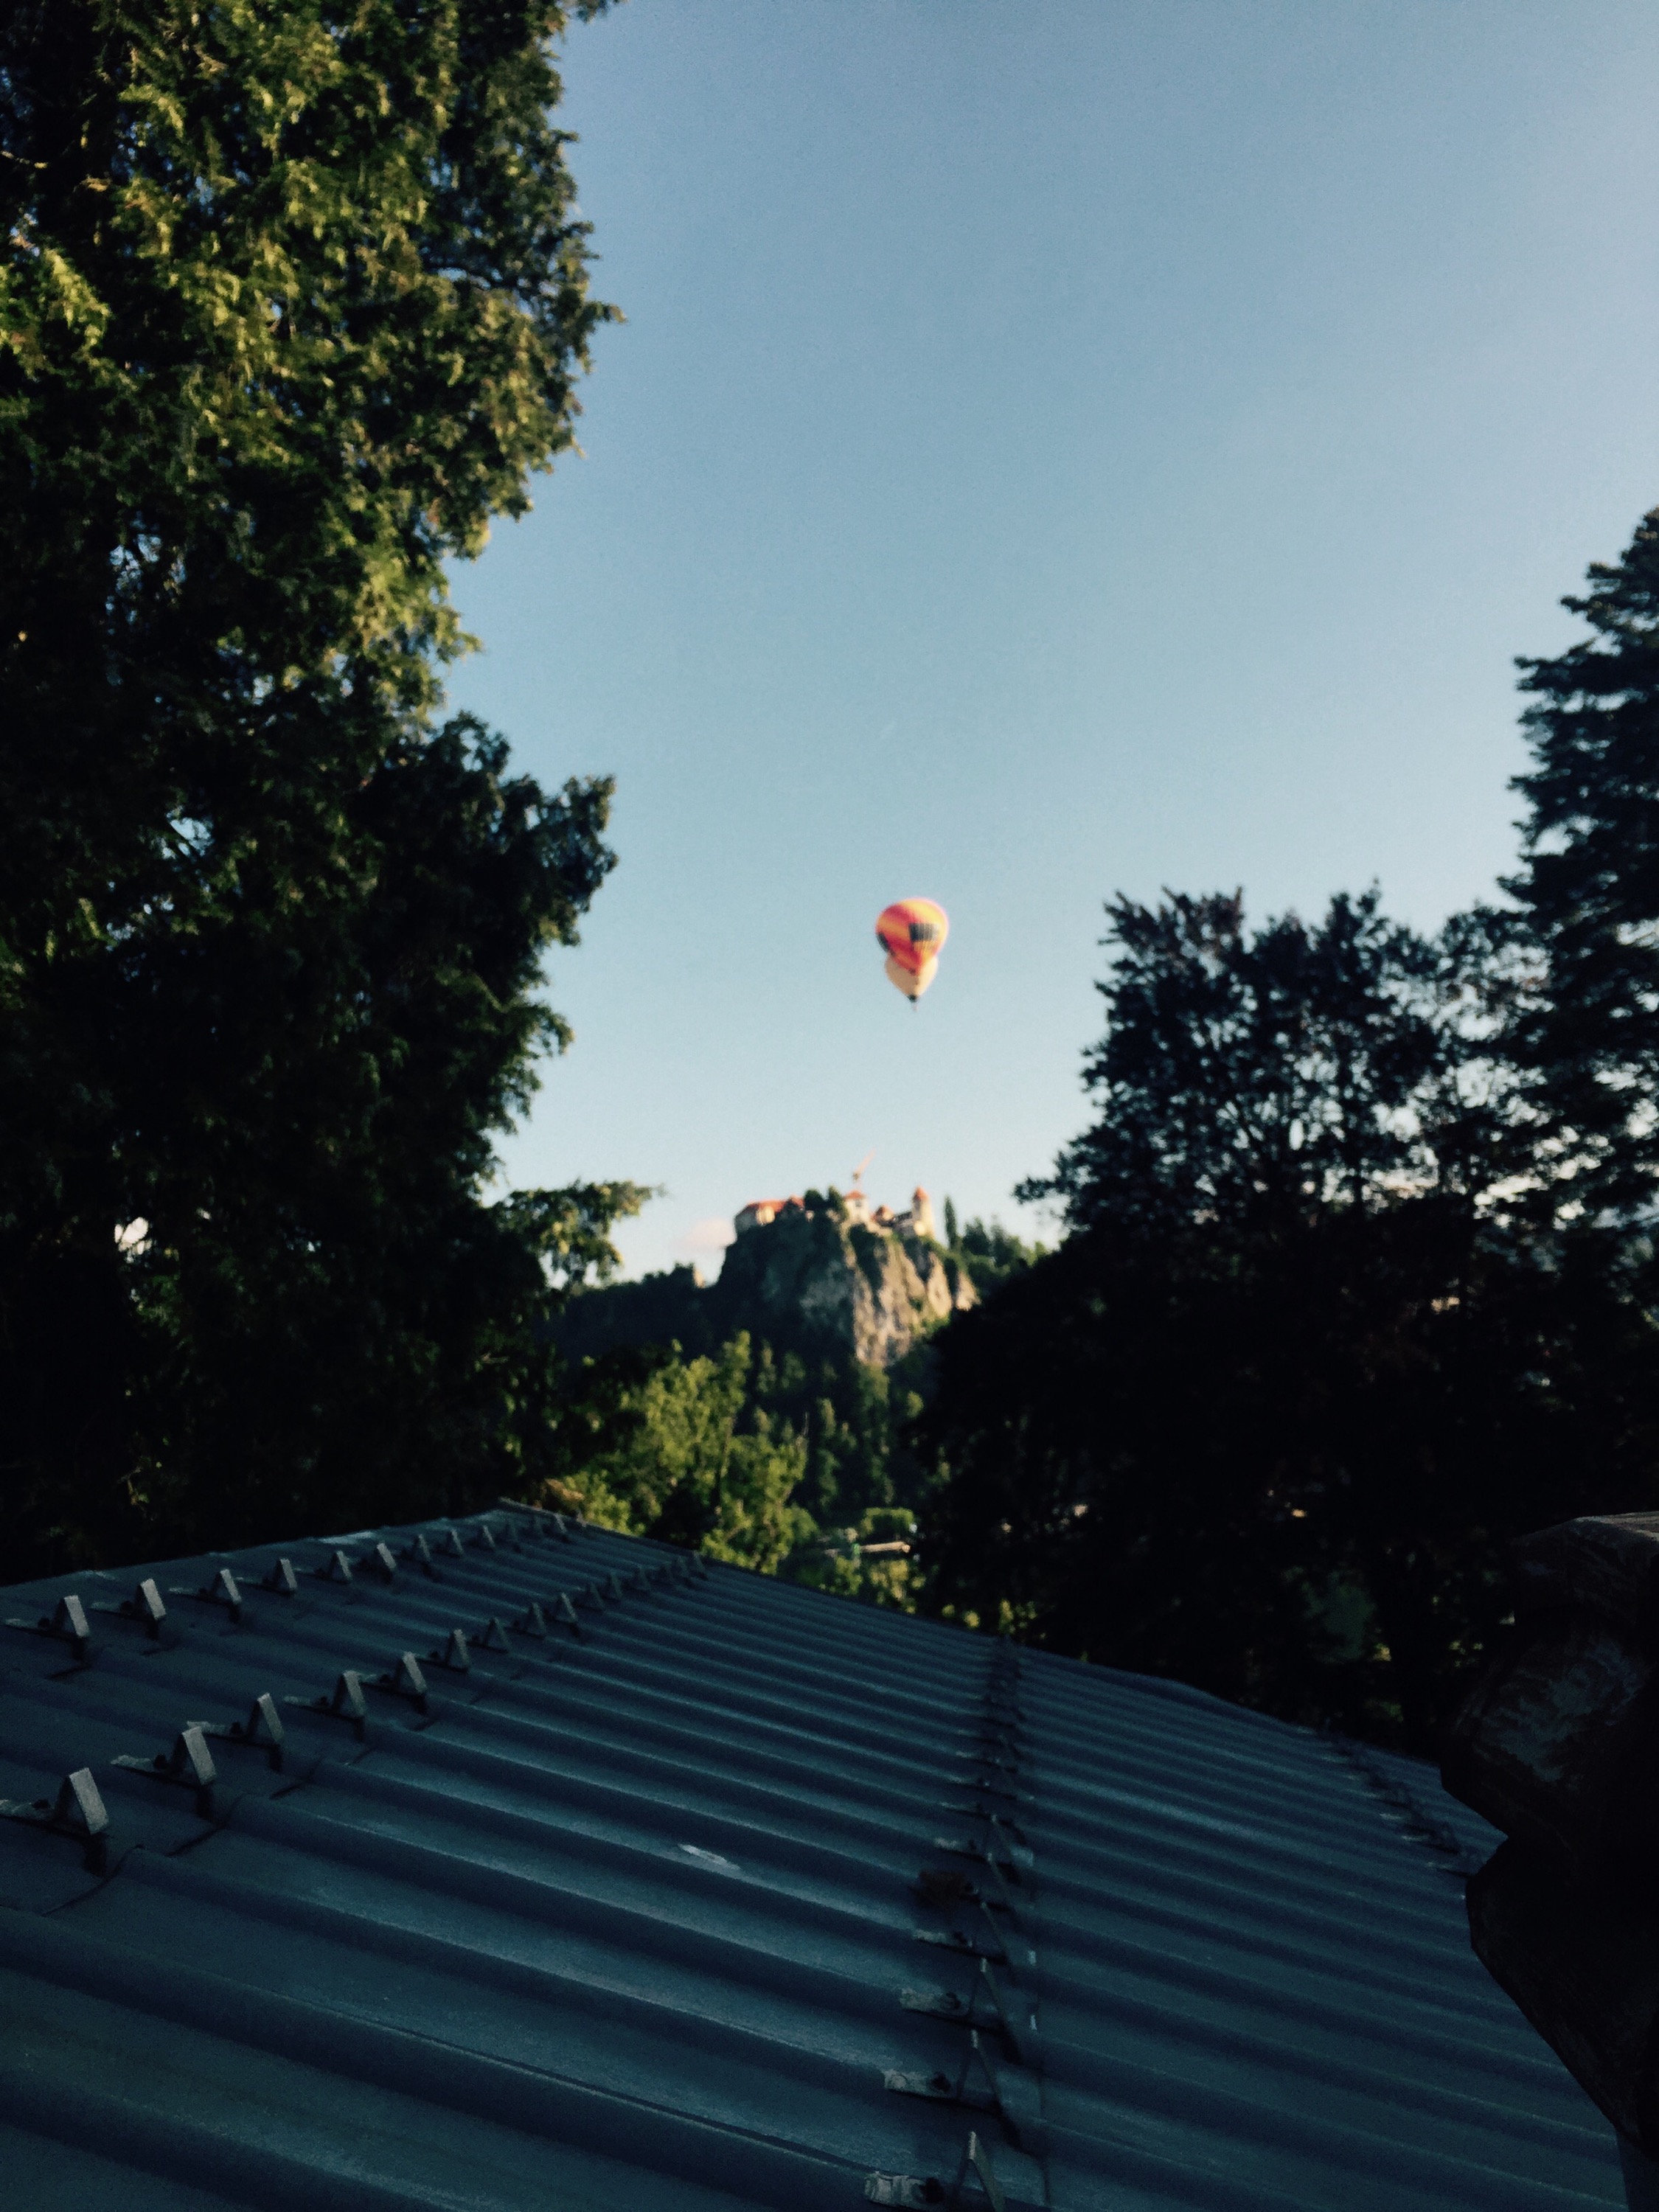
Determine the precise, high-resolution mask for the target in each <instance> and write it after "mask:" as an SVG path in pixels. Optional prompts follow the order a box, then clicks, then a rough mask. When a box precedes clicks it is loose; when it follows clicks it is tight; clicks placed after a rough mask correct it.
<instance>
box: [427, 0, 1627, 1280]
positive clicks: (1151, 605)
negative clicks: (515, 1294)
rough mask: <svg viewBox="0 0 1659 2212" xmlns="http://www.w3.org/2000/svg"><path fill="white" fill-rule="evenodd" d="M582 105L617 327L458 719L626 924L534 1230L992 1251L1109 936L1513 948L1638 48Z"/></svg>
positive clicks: (698, 1244) (644, 23) (900, 30)
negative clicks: (576, 446)
mask: <svg viewBox="0 0 1659 2212" xmlns="http://www.w3.org/2000/svg"><path fill="white" fill-rule="evenodd" d="M567 95H568V96H567V103H566V119H567V121H568V124H569V125H570V127H571V128H573V129H574V130H575V131H578V132H579V133H580V141H581V143H580V145H578V146H577V147H576V149H574V155H573V161H574V167H575V171H576V173H577V176H578V179H579V180H580V187H581V199H582V206H583V210H584V211H585V213H586V215H587V216H588V217H589V219H590V220H591V221H592V222H593V224H594V226H595V239H594V243H595V246H596V247H597V249H598V251H599V254H600V255H601V257H602V258H601V261H600V264H599V271H598V283H599V291H600V292H601V294H602V295H604V296H605V297H606V298H609V299H611V300H613V301H616V302H617V304H618V305H620V306H621V307H622V308H623V311H624V313H625V314H626V315H627V317H628V320H627V322H626V324H625V325H621V326H618V327H616V328H614V329H610V330H607V331H604V332H602V333H601V334H600V337H599V342H598V344H597V347H596V349H595V366H594V373H593V374H592V377H591V379H590V380H588V382H587V384H586V387H585V389H584V393H583V399H584V405H585V408H586V414H585V416H584V420H583V424H582V428H581V441H582V445H583V447H584V449H585V457H584V458H581V459H574V458H573V459H570V460H569V461H568V462H567V463H566V464H564V465H562V466H561V468H560V469H559V471H557V473H556V476H555V477H552V478H551V479H544V480H542V481H541V482H540V483H539V484H538V487H537V496H536V507H535V511H534V513H532V515H530V516H529V517H527V518H526V520H523V521H522V522H520V523H517V524H514V525H510V526H502V527H499V528H498V529H497V531H496V532H495V538H494V540H493V542H492V544H491V546H490V548H489V551H488V552H487V553H486V554H485V556H483V559H482V561H480V562H478V563H477V564H476V565H475V566H473V567H471V568H465V569H462V570H460V571H459V572H458V574H457V575H456V578H455V587H456V596H457V599H458V601H459V605H460V608H461V611H462V613H463V616H464V618H465V621H466V623H468V625H469V627H470V628H471V629H474V630H475V631H476V632H477V633H478V634H479V635H481V637H482V638H483V643H484V648H485V649H484V651H483V653H481V654H479V655H477V656H476V657H475V658H473V659H471V660H469V661H468V662H466V663H465V664H464V665H462V666H461V667H460V668H459V669H458V670H457V671H455V675H454V679H453V684H452V687H451V689H452V696H453V699H454V701H455V702H457V703H458V704H460V705H465V706H467V707H471V708H474V709H476V710H477V711H478V712H480V713H482V714H484V715H485V716H486V717H487V718H488V719H489V720H491V721H492V722H494V723H495V724H496V725H498V726H500V727H501V728H502V729H503V730H504V731H505V732H507V735H508V736H509V737H510V738H511V739H512V740H513V746H514V749H515V753H516V757H517V758H518V759H519V761H520V762H521V763H523V765H524V766H525V767H526V769H529V770H530V771H531V772H532V773H534V774H535V775H538V776H540V777H542V778H544V779H546V780H552V781H556V780H562V778H563V777H564V776H565V775H571V774H586V773H592V772H605V773H610V774H613V775H615V776H616V777H617V805H616V812H615V816H614V839H613V842H614V843H615V845H616V848H617V852H618V853H619V854H620V866H618V868H617V872H616V873H615V874H614V875H613V876H612V877H611V880H610V881H609V883H608V884H606V886H605V889H604V890H603V891H602V892H601V893H600V895H599V899H598V901H597V902H596V903H595V906H594V908H593V911H592V915H591V917H590V919H589V921H588V924H587V926H586V930H585V932H584V938H583V942H582V945H580V948H579V949H576V950H574V951H566V952H562V953H560V954H559V955H558V956H557V957H556V958H555V959H554V960H553V961H552V962H551V963H550V995H551V998H552V1000H553V1002H554V1003H555V1004H556V1006H558V1007H559V1008H560V1009H561V1011H562V1012H564V1013H565V1014H566V1015H567V1016H568V1018H569V1019H570V1020H571V1021H572V1023H573V1024H574V1029H575V1032H576V1041H575V1043H574V1047H573V1048H572V1050H571V1052H570V1053H569V1054H568V1055H567V1056H566V1057H565V1058H564V1059H563V1060H559V1061H557V1062H556V1063H554V1064H552V1065H551V1066H550V1067H549V1068H548V1069H547V1071H546V1081H545V1085H544V1089H543V1091H542V1093H541V1096H540V1098H539V1101H538V1105H537V1107H536V1109H535V1112H534V1115H533V1116H532V1119H531V1121H529V1122H528V1123H527V1125H526V1127H525V1128H524V1129H523V1130H522V1131H520V1133H518V1134H517V1135H516V1136H515V1137H514V1138H513V1139H511V1140H510V1141H509V1143H508V1144H507V1148H506V1160H507V1172H508V1174H509V1176H510V1177H511V1179H512V1180H513V1182H518V1183H538V1182H540V1183H560V1182H568V1181H570V1180H573V1179H574V1178H577V1177H604V1176H631V1177H633V1178H634V1179H635V1180H637V1181H641V1182H650V1183H653V1184H659V1185H661V1186H663V1187H664V1188H665V1192H666V1195H665V1196H663V1197H662V1198H660V1199H659V1200H656V1201H655V1202H653V1205H652V1206H650V1207H649V1208H648V1209H647V1212H646V1213H645V1214H644V1215H643V1216H642V1217H641V1219H640V1221H639V1222H638V1223H636V1224H635V1225H632V1227H631V1228H630V1229H629V1230H627V1231H625V1232H624V1234H623V1237H622V1240H621V1241H622V1243H623V1249H624V1252H625V1254H626V1256H627V1258H628V1261H629V1265H630V1267H633V1268H635V1269H641V1268H650V1267H662V1266H665V1265H667V1264H670V1263H671V1261H673V1260H675V1259H678V1258H684V1257H687V1256H693V1255H695V1256H697V1257H698V1258H699V1259H700V1260H701V1261H702V1264H703V1266H704V1267H705V1269H706V1270H707V1269H709V1268H712V1267H713V1265H714V1264H715V1262H716V1261H717V1259H718V1254H717V1253H715V1252H713V1251H710V1250H709V1249H707V1247H708V1241H709V1234H710V1232H709V1231H708V1224H709V1223H710V1222H711V1221H712V1220H718V1219H720V1218H723V1217H726V1216H729V1215H730V1213H731V1212H732V1211H733V1210H734V1209H735V1208H736V1207H737V1206H739V1205H740V1204H741V1203H742V1202H743V1201H744V1200H745V1199H748V1198H750V1197H755V1196H761V1195H770V1194H778V1193H783V1192H787V1191H790V1190H799V1189H802V1188H805V1187H807V1186H808V1185H810V1184H813V1183H820V1184H822V1183H825V1182H831V1181H837V1182H845V1180H846V1178H847V1176H848V1171H849V1170H851V1169H852V1167H853V1166H854V1164H855V1163H856V1162H857V1161H858V1160H859V1159H860V1158H861V1157H862V1156H863V1155H864V1154H865V1153H866V1152H870V1151H871V1150H872V1149H873V1151H874V1154H875V1157H874V1158H873V1160H872V1163H871V1166H870V1170H869V1173H868V1175H867V1176H866V1183H867V1186H868V1188H870V1190H871V1192H872V1194H873V1195H875V1196H878V1197H886V1198H889V1199H890V1200H892V1201H893V1202H894V1203H895V1204H896V1203H898V1202H899V1201H900V1200H902V1198H903V1197H904V1196H906V1195H907V1194H908V1192H909V1190H910V1188H911V1187H912V1186H913V1185H914V1184H915V1182H917V1181H918V1180H920V1181H921V1182H924V1183H925V1184H926V1185H927V1187H928V1188H929V1189H930V1190H931V1191H933V1194H935V1196H936V1198H939V1197H942V1196H943V1195H944V1194H945V1193H947V1192H948V1193H949V1194H951V1195H952V1196H953V1197H954V1198H955V1199H956V1201H957V1206H958V1208H959V1209H960V1210H961V1211H962V1212H963V1214H964V1215H966V1214H969V1213H972V1212H980V1213H986V1214H990V1213H993V1212H995V1213H1000V1215H1001V1216H1002V1218H1004V1219H1005V1220H1007V1221H1009V1222H1010V1223H1014V1222H1017V1221H1019V1220H1020V1219H1021V1218H1022V1216H1021V1214H1020V1212H1019V1210H1018V1209H1017V1208H1016V1207H1014V1206H1012V1201H1011V1198H1010V1192H1011V1189H1012V1185H1013V1184H1014V1183H1015V1182H1017V1181H1018V1180H1019V1178H1020V1177H1021V1176H1025V1175H1028V1174H1030V1173H1032V1172H1034V1171H1040V1170H1042V1168H1043V1167H1044V1166H1045V1165H1046V1164H1048V1161H1049V1159H1050V1158H1052V1156H1053V1154H1054V1151H1055V1149H1056V1148H1057V1147H1058V1146H1060V1144H1061V1143H1063V1142H1064V1141H1065V1139H1066V1138H1067V1137H1068V1136H1069V1135H1071V1134H1072V1133H1074V1132H1075V1130H1076V1129H1077V1128H1078V1127H1079V1126H1081V1123H1082V1121H1083V1118H1084V1114H1085V1102H1084V1100H1083V1097H1082V1095H1081V1093H1080V1091H1079V1083H1078V1071H1079V1058H1080V1054H1081V1053H1082V1051H1083V1048H1085V1046H1086V1044H1087V1043H1088V1042H1090V1041H1091V1038H1092V1037H1093V1036H1095V1035H1096V1034H1097V1030H1098V1028H1099V1023H1100V1016H1099V1001H1098V1000H1097V997H1096V995H1095V993H1094V990H1093V983H1094V981H1095V979H1096V978H1097V976H1098V975H1099V974H1100V972H1101V969H1102V959H1103V956H1102V954H1101V952H1100V951H1099V949H1098V939H1099V937H1100V934H1101V907H1102V902H1103V900H1104V899H1106V898H1107V897H1108V896H1110V895H1111V894H1113V893H1114V892H1115V891H1117V890H1125V891H1127V892H1128V893H1130V894H1131V895H1132V896H1137V897H1143V898H1152V897H1154V896H1156V895H1157V893H1158V890H1159V888H1160V886H1163V885H1166V884H1167V885H1170V886H1171V887H1173V888H1176V889H1181V890H1212V889H1217V888H1225V889H1231V888H1232V887H1234V886H1235V885H1237V884H1243V886H1244V888H1245V890H1246V892H1247V895H1248V897H1249V902H1250V904H1251V908H1252V909H1253V911H1254V912H1255V913H1256V914H1257V915H1265V914H1267V913H1268V912H1272V911H1278V910H1281V909H1283V908H1286V907H1296V908H1301V909H1302V910H1304V911H1311V910H1313V909H1316V908H1318V907H1319V906H1321V905H1322V902H1324V900H1325V899H1326V898H1327V897H1328V896H1329V894H1330V893H1331V892H1332V891H1334V890H1338V889H1340V888H1344V887H1349V888H1357V887H1359V886H1362V885H1364V884H1366V883H1369V882H1370V881H1371V880H1372V879H1373V878H1376V879H1379V880H1380V881H1381V883H1382V884H1383V891H1384V895H1385V898H1386V900H1387V902H1388V903H1389V906H1390V907H1391V908H1393V909H1394V910H1395V911H1397V912H1399V913H1401V914H1402V915H1406V916H1407V917H1408V918H1410V919H1412V920H1413V921H1417V922H1418V923H1419V924H1422V925H1425V926H1426V925H1432V924H1433V923H1434V922H1436V921H1438V920H1439V919H1440V917H1442V916H1443V915H1444V914H1446V913H1447V912H1449V911H1450V910H1451V909H1452V908H1455V907H1457V906H1458V905H1460V904H1462V903H1465V902H1468V901H1470V900H1472V899H1474V898H1477V897H1479V896H1483V895H1485V894H1486V893H1487V892H1488V891H1489V890H1490V887H1491V885H1492V880H1493V878H1494V877H1495V876H1496V875H1498V873H1499V872H1502V871H1503V870H1504V868H1505V867H1506V866H1508V865H1509V864H1510V860H1511V858H1512V855H1513V849H1514V838H1513V831H1512V829H1511V823H1512V821H1513V818H1514V816H1515V813H1516V802H1515V799H1514V798H1513V796H1512V794H1510V792H1509V791H1508V790H1507V788H1506V785H1507V781H1508V779H1509V778H1510V776H1511V775H1513V774H1514V773H1515V772H1516V769H1517V768H1518V767H1519V766H1520V764H1521V761H1522V752H1521V747H1520V743H1519V739H1518V736H1517V732H1516V696H1515V692H1514V688H1513V686H1514V670H1513V665H1512V658H1513V656H1514V655H1515V654H1516V653H1525V652H1544V651H1549V650H1553V649H1554V648H1556V647H1559V645H1560V644H1561V643H1563V642H1564V641H1565V640H1566V639H1567V638H1568V637H1569V636H1570V635H1573V634H1574V626H1573V625H1572V624H1571V621H1570V619H1569V617H1566V616H1565V614H1563V613H1562V612H1561V611H1559V607H1558V605H1557V601H1558V600H1559V597H1560V595H1561V594H1562V593H1563V592H1567V591H1571V589H1572V588H1573V587H1574V586H1575V585H1576V584H1577V581H1578V580H1579V578H1580V577H1581V575H1582V573H1583V568H1584V566H1585V564H1586V563H1587V562H1589V561H1591V560H1593V559H1596V558H1604V557H1609V556H1615V555H1616V554H1617V553H1618V552H1619V550H1620V549H1621V548H1622V546H1623V545H1624V544H1626V541H1627V540H1628V538H1629V536H1630V532H1631V530H1632V526H1633V525H1634V523H1635V521H1636V520H1637V518H1638V515H1639V514H1640V513H1643V512H1644V510H1645V509H1646V508H1648V507H1652V506H1653V505H1655V504H1656V502H1659V378H1656V368H1655V365H1656V362H1659V190H1656V187H1659V134H1656V132H1655V131H1654V130H1653V127H1652V118H1653V116H1654V114H1655V112H1659V9H1654V8H1653V7H1652V6H1651V5H1650V0H1639V4H1638V0H1596V4H1595V6H1594V7H1591V6H1589V5H1586V4H1584V0H1571V4H1567V0H1562V3H1561V4H1553V5H1548V6H1540V5H1528V4H1527V0H1501V4H1480V3H1479V0H1458V3H1457V4H1452V3H1451V0H1432V4H1413V0H1387V4H1383V0H1374V4H1352V5H1340V6H1339V5H1334V4H1330V0H1301V4H1295V5H1274V4H1272V0H1229V4H1212V0H1145V4H1133V5H1119V4H1114V0H1036V4H1031V0H1018V4H1017V0H996V3H995V4H987V0H948V4H945V0H629V5H627V6H626V7H624V8H623V9H621V10H620V11H619V12H617V14H615V15H611V16H609V17H605V18H602V19H601V20H600V21H598V22H596V23H594V24H592V25H590V26H585V27H578V28H577V29H576V30H575V31H574V33H573V34H572V36H571V38H570V40H569V43H568V52H567ZM915 894H921V895H924V896H931V897H934V898H937V899H939V900H940V901H941V902H943V904H944V905H945V907H946V908H948V909H949V911H950V914H951V923H952V934H951V943H950V945H949V947H948V948H947V951H946V952H945V958H944V961H943V963H942V964H941V970H940V975H939V981H938V982H937V984H936V985H935V986H934V987H933V991H932V993H931V994H930V995H929V996H928V997H927V999H926V1000H923V1001H922V1003H921V1006H920V1007H918V1008H916V1009H915V1010H912V1009H911V1008H910V1007H908V1006H906V1005H905V1003H904V1002H903V1001H902V1000H901V999H900V998H899V996H898V995H897V994H896V993H895V992H894V991H893V990H892V989H891V988H890V987H889V986H888V984H887V983H886V982H885V981H884V980H883V977H882V973H881V956H880V953H879V951H878V948H877V946H876V944H875V941H874V937H873V933H872V924H873V921H874V919H875V916H876V915H877V913H878V911H879V909H880V908H881V907H882V906H883V905H884V904H885V903H886V902H887V901H888V900H889V899H891V898H896V897H900V896H908V895H915ZM1028 1225H1030V1226H1035V1224H1028Z"/></svg>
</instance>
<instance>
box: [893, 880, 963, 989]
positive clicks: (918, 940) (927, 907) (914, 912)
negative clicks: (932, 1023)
mask: <svg viewBox="0 0 1659 2212" xmlns="http://www.w3.org/2000/svg"><path fill="white" fill-rule="evenodd" d="M950 933H951V921H950V917H949V915H947V914H946V913H945V908H943V907H942V906H939V905H937V904H935V902H933V900H932V899H925V898H908V899H895V900H894V902H893V903H892V905H891V906H890V907H884V908H883V909H882V911H881V914H880V915H879V917H878V920H877V922H876V942H877V943H878V945H880V947H881V949H882V951H884V953H885V954H886V955H887V980H888V981H889V982H890V984H891V985H892V986H893V988H894V989H895V990H896V991H902V992H903V994H904V995H905V997H906V998H907V999H908V1000H909V1001H910V1003H911V1005H912V1006H914V1005H915V1002H916V1000H918V999H919V998H920V997H921V994H922V993H923V992H924V991H925V990H926V989H927V986H928V985H929V984H930V983H931V982H932V981H933V978H934V976H935V975H938V973H939V952H940V951H941V949H942V947H943V945H944V944H945V939H946V938H947V937H948V936H949V935H950Z"/></svg>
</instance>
